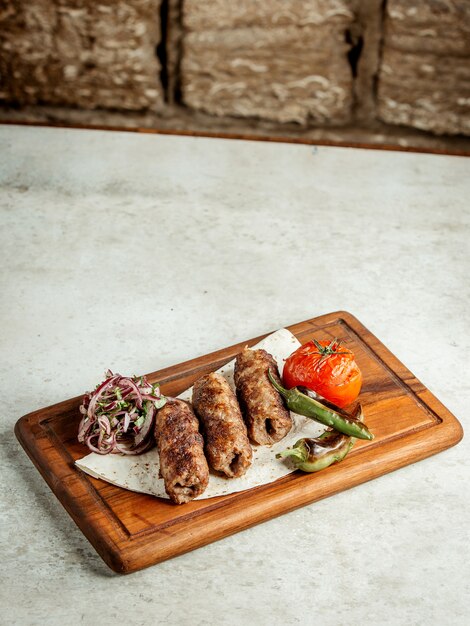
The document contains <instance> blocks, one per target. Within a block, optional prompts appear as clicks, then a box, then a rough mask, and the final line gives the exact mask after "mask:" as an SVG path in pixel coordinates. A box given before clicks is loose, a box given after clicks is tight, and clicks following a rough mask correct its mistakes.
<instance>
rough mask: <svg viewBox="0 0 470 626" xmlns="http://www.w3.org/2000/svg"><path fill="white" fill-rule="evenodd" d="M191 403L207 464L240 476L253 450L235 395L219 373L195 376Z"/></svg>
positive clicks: (226, 472)
mask: <svg viewBox="0 0 470 626" xmlns="http://www.w3.org/2000/svg"><path fill="white" fill-rule="evenodd" d="M192 401H193V406H194V410H195V411H196V413H197V415H198V416H199V419H200V420H201V422H202V425H203V430H204V436H205V440H206V446H205V450H206V455H207V458H208V461H209V463H210V465H211V466H212V467H213V468H214V469H215V470H216V471H218V472H222V473H223V474H225V475H226V476H228V477H229V478H232V477H238V476H243V474H245V472H246V471H247V469H248V468H249V467H250V465H251V462H252V458H253V452H252V449H251V445H250V442H249V440H248V435H247V430H246V426H245V424H244V422H243V418H242V415H241V412H240V407H239V406H238V402H237V398H236V396H235V394H234V393H233V391H232V389H231V387H230V385H229V384H228V382H227V381H226V380H225V378H224V377H223V376H222V375H221V374H216V373H215V372H212V373H210V374H206V375H205V376H203V377H202V378H199V380H197V381H196V382H195V384H194V387H193V397H192Z"/></svg>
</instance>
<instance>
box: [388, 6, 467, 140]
mask: <svg viewBox="0 0 470 626" xmlns="http://www.w3.org/2000/svg"><path fill="white" fill-rule="evenodd" d="M385 26H386V28H385V40H384V49H383V57H382V64H381V69H380V76H379V89H378V114H379V117H380V118H381V119H382V120H383V121H385V122H388V123H392V124H405V125H409V126H413V127H415V128H419V129H422V130H429V131H432V132H434V133H449V134H459V133H463V134H467V135H470V2H469V1H468V0H416V1H415V2H413V3H409V2H408V1H407V0H389V2H388V3H387V18H386V24H385Z"/></svg>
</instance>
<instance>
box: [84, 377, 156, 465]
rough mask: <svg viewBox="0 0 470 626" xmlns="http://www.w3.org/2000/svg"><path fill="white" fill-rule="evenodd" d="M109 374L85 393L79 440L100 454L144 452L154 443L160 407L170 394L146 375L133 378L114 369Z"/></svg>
mask: <svg viewBox="0 0 470 626" xmlns="http://www.w3.org/2000/svg"><path fill="white" fill-rule="evenodd" d="M105 376H106V378H105V380H104V381H103V382H102V383H100V384H99V385H98V386H97V387H96V389H95V391H93V392H90V393H86V394H85V395H84V397H83V401H82V404H81V406H80V413H81V414H82V419H81V421H80V425H79V427H78V440H79V441H80V442H81V443H82V442H84V443H86V445H87V446H88V447H89V449H90V450H92V451H93V452H97V453H98V454H109V453H120V454H141V453H142V452H145V451H146V450H148V449H149V448H150V447H151V446H152V445H154V440H153V437H152V433H153V426H154V423H155V414H156V410H157V409H159V408H161V407H162V406H163V405H164V404H165V402H166V398H165V396H163V395H162V394H161V392H160V389H159V387H158V385H151V384H150V383H149V382H148V381H147V379H146V378H145V377H144V376H142V377H137V376H133V377H132V378H131V377H126V376H121V375H120V374H113V373H112V372H111V370H107V371H106V374H105Z"/></svg>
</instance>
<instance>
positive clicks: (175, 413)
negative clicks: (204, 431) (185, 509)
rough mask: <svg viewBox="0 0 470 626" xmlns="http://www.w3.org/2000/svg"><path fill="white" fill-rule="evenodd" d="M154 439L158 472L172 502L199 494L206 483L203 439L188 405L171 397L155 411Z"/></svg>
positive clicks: (206, 470) (206, 466)
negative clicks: (158, 456)
mask: <svg viewBox="0 0 470 626" xmlns="http://www.w3.org/2000/svg"><path fill="white" fill-rule="evenodd" d="M155 439H156V441H157V448H158V453H159V455H160V475H161V477H162V478H163V480H164V482H165V491H166V492H167V494H168V496H169V497H170V498H171V500H172V501H173V502H176V504H184V503H185V502H189V501H190V500H193V499H194V498H196V497H197V496H200V495H201V494H202V493H203V492H204V490H205V489H206V487H207V485H208V483H209V467H208V465H207V461H206V457H205V456H204V439H203V438H202V435H201V434H200V432H199V421H198V419H197V417H196V416H195V414H194V411H193V409H192V408H191V406H190V405H189V404H188V403H187V402H184V401H183V400H176V399H175V400H171V401H168V402H167V404H166V405H165V406H164V407H163V408H162V409H160V411H158V413H157V422H156V427H155Z"/></svg>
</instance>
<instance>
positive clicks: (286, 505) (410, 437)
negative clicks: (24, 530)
mask: <svg viewBox="0 0 470 626" xmlns="http://www.w3.org/2000/svg"><path fill="white" fill-rule="evenodd" d="M341 320H342V321H344V322H345V323H346V324H347V325H348V326H350V327H351V328H352V329H353V330H354V332H355V333H356V334H357V335H358V336H359V337H360V338H361V340H362V341H363V342H364V343H366V342H365V341H364V337H367V338H368V339H369V341H372V343H376V344H377V345H379V346H380V348H381V350H382V351H383V353H384V354H382V356H381V359H383V361H384V363H385V364H386V365H387V367H388V368H390V369H391V370H392V371H394V372H396V370H395V367H394V365H395V366H398V368H399V369H400V370H402V371H404V372H406V373H407V374H409V375H410V377H411V379H413V380H415V381H417V382H419V381H418V379H417V378H416V377H415V376H414V375H413V374H412V373H411V372H410V371H409V370H408V368H406V367H405V366H404V364H403V363H401V362H400V361H399V360H398V359H397V357H395V355H393V354H392V353H391V352H390V351H389V350H388V349H387V348H386V347H385V346H384V344H382V342H381V341H380V340H379V339H378V338H377V337H375V335H373V334H372V333H371V332H370V331H369V330H368V329H367V328H365V327H364V326H363V325H362V324H361V322H359V320H358V319H357V318H355V317H354V316H353V315H352V314H350V313H348V312H346V311H337V312H334V313H328V314H325V315H321V316H318V317H315V318H311V319H310V320H306V321H305V322H300V323H297V324H293V325H291V326H288V327H287V328H288V329H289V330H290V331H291V332H293V333H294V334H296V330H297V332H300V328H302V327H305V325H306V324H311V325H312V326H321V325H323V326H324V325H326V324H328V323H330V322H335V321H341ZM266 334H269V333H266ZM264 336H266V335H262V336H260V337H257V338H254V339H252V340H249V342H247V341H245V342H240V343H237V344H234V345H233V346H229V347H227V348H223V349H221V350H217V351H215V352H212V353H210V354H207V355H203V356H200V357H197V358H195V359H191V360H189V361H186V362H184V363H180V364H178V365H176V366H173V367H169V368H165V369H163V370H159V371H157V372H153V373H152V374H149V377H151V376H153V377H155V376H159V377H162V376H164V375H165V374H166V373H167V372H168V373H169V372H172V373H173V374H174V377H178V375H179V374H180V373H181V372H187V371H188V368H189V367H191V368H192V369H193V370H194V366H196V365H197V364H198V362H199V363H200V362H201V360H203V359H204V360H209V361H210V362H212V363H214V364H215V363H217V360H229V358H231V357H227V354H231V353H232V352H233V351H234V350H236V349H237V348H239V347H240V346H242V345H245V344H246V343H255V342H256V341H258V340H259V339H260V338H261V337H264ZM371 349H372V351H373V352H374V353H376V351H375V350H374V349H373V348H372V347H371ZM203 367H204V366H203ZM399 378H400V380H401V377H400V376H399ZM423 388H424V391H423V392H422V393H421V394H416V395H417V396H419V397H420V399H421V400H422V401H423V402H424V403H425V404H426V405H427V406H429V407H430V408H431V409H432V411H433V412H435V413H436V414H438V415H439V416H440V418H441V419H442V421H441V423H436V424H435V425H433V426H432V427H430V428H428V429H426V431H427V432H424V433H423V431H418V432H411V433H408V434H405V435H404V436H403V437H400V438H398V439H397V440H390V441H387V442H384V443H383V444H382V445H383V447H382V452H383V454H382V457H383V460H385V459H386V458H389V457H390V459H391V460H392V461H393V462H392V463H391V464H390V465H389V466H385V465H384V463H381V464H380V465H378V464H377V463H376V462H370V463H369V464H368V462H367V461H368V459H369V457H373V456H374V454H375V452H374V450H373V449H371V450H367V449H365V450H364V451H362V452H361V454H360V458H361V463H360V464H359V466H358V467H357V468H356V467H355V461H354V457H349V458H348V457H347V458H346V459H345V460H344V461H343V462H342V463H341V464H338V465H335V466H331V467H330V468H328V470H324V471H323V472H321V473H319V474H318V475H315V480H316V481H317V482H318V481H319V480H321V481H323V482H324V481H325V480H326V476H328V479H329V489H327V490H325V491H324V492H323V493H320V494H318V485H315V486H314V487H312V485H313V481H310V483H309V484H310V489H308V488H307V487H306V485H307V486H308V483H307V481H308V477H309V476H311V475H302V476H301V477H300V479H304V480H302V483H303V488H302V489H299V488H298V487H299V486H300V485H299V482H298V481H291V484H290V485H289V486H288V487H287V489H283V490H282V491H279V492H278V491H276V483H272V485H271V486H268V487H271V489H269V490H267V491H268V492H269V491H271V490H274V491H272V494H271V496H269V493H266V497H264V498H263V502H264V506H262V504H260V503H259V502H258V503H257V506H256V509H253V507H252V509H250V511H251V515H250V518H249V519H246V518H245V519H244V521H243V522H240V521H239V514H237V513H236V511H233V512H231V515H230V518H228V517H226V519H225V525H224V526H223V528H221V525H220V524H217V525H216V527H215V528H213V529H212V531H211V532H208V529H209V526H208V520H207V518H208V517H210V516H211V515H212V514H213V512H214V511H213V510H209V512H208V513H207V514H206V515H204V514H202V515H199V516H198V517H195V518H194V520H193V521H192V524H193V532H192V539H191V542H190V544H188V543H187V542H186V541H185V540H182V538H181V536H180V535H178V532H177V530H178V525H181V524H184V523H185V521H186V520H185V518H181V520H178V522H176V523H175V524H174V526H173V532H171V533H168V534H166V533H160V535H159V536H158V537H157V540H156V539H155V534H152V533H147V534H142V535H132V536H128V537H127V538H122V537H119V536H117V535H116V532H115V529H113V528H112V524H111V523H110V520H109V517H107V519H106V520H105V526H106V528H107V531H108V532H106V533H104V536H103V532H99V531H100V530H101V531H102V528H101V529H98V532H96V531H95V524H96V520H94V519H93V518H91V519H88V518H87V517H86V516H85V517H83V511H82V510H81V515H80V516H79V515H78V510H77V507H76V505H75V501H74V495H73V494H72V493H71V491H70V485H69V484H66V485H61V484H60V481H58V480H52V476H50V475H48V473H47V472H46V469H48V463H47V462H46V466H45V467H44V466H43V465H41V464H40V462H39V461H40V458H39V457H40V456H41V455H40V454H39V449H38V448H35V446H34V445H31V444H32V443H33V442H34V440H35V438H34V436H32V432H31V424H30V422H31V421H33V420H34V421H35V424H36V425H39V423H40V416H41V414H42V413H43V412H44V411H45V410H46V409H40V410H38V411H34V412H32V413H29V414H27V415H25V416H23V417H21V418H20V419H19V420H18V421H17V423H16V425H15V435H16V437H17V439H18V441H19V442H20V444H21V445H22V447H23V448H24V449H25V451H26V453H27V454H28V456H29V457H30V459H31V460H32V462H33V463H34V465H35V466H36V468H37V469H38V471H39V472H40V473H41V475H42V476H43V478H44V479H45V480H46V482H47V484H48V485H49V487H50V488H51V490H52V491H53V493H54V494H55V495H56V496H57V497H58V499H59V501H60V502H61V504H62V505H63V506H64V508H65V509H66V510H67V512H68V513H69V514H70V516H71V517H72V519H73V520H74V521H75V523H76V524H77V525H78V527H79V528H80V529H81V530H82V532H83V533H84V534H85V536H86V537H87V538H88V540H89V541H90V543H91V544H92V545H93V546H94V548H95V549H96V551H97V552H98V554H100V556H101V557H102V558H103V560H104V561H105V562H106V563H107V565H108V566H109V567H110V568H111V569H113V570H114V571H115V572H119V573H130V572H133V571H137V570H138V569H142V568H143V567H148V566H149V565H152V564H156V563H158V562H160V561H162V560H165V559H167V558H170V557H171V556H176V555H178V554H182V553H183V552H187V551H189V550H192V549H194V548H196V547H201V546H203V545H206V544H207V543H210V542H212V541H215V540H217V539H220V538H222V537H225V536H228V535H229V534H233V533H235V532H238V531H239V530H243V529H245V528H248V527H249V526H253V525H255V524H257V523H259V522H261V521H264V520H267V519H271V518H273V517H275V516H277V515H280V514H282V513H285V512H288V511H290V510H293V509H294V508H298V507H300V506H304V505H305V504H308V503H311V502H315V501H316V500H319V499H321V498H324V497H327V496H329V495H333V494H334V493H337V492H338V491H340V490H343V489H346V488H350V487H353V486H356V485H358V484H360V483H362V482H366V481H368V480H372V479H373V478H377V477H378V476H380V475H383V474H385V473H387V472H390V471H393V470H395V469H398V468H400V467H403V466H405V465H408V464H410V463H413V462H415V461H418V460H421V459H423V458H426V457H427V456H431V455H432V454H435V453H437V452H440V451H442V450H444V449H447V448H449V447H451V446H453V445H455V444H457V443H458V442H459V441H460V440H461V438H462V436H463V429H462V426H461V424H460V423H459V421H458V420H457V419H456V418H455V416H454V415H452V413H451V412H450V411H449V410H448V409H446V407H445V406H444V405H442V403H441V402H440V401H439V400H438V399H437V398H436V397H435V396H434V395H433V394H432V393H431V392H430V391H429V390H428V389H427V388H426V387H425V386H423ZM421 396H424V398H422V397H421ZM78 399H79V397H77V398H73V399H71V400H67V401H65V402H62V403H58V404H56V405H53V406H51V407H48V410H50V411H52V410H54V409H56V410H57V409H58V408H59V407H63V406H64V405H65V406H67V405H71V404H74V403H76V402H77V401H78ZM442 415H444V417H442ZM436 429H439V430H438V431H437V432H438V435H439V436H438V437H436V436H435V434H434V433H435V432H436ZM430 431H432V433H431V432H430ZM31 439H32V441H30V440H31ZM415 440H419V442H420V444H421V445H420V450H419V451H418V452H416V453H415V455H414V456H413V458H412V460H411V461H410V460H409V458H408V457H407V456H406V454H405V453H406V452H408V450H409V449H414V450H416V448H415V447H414V443H413V442H414V441H415ZM423 442H428V443H429V446H428V447H426V449H423V445H422V444H423ZM398 444H399V445H398ZM396 451H398V452H397V453H396ZM351 463H352V467H353V468H354V469H355V470H356V472H355V474H353V476H354V479H353V480H352V481H350V480H348V484H347V486H346V487H345V486H344V485H343V486H341V487H338V486H337V483H338V484H339V481H340V480H341V479H340V478H338V481H335V480H333V477H338V476H339V477H340V476H341V472H342V471H343V469H344V468H345V467H349V466H350V464H351ZM366 469H367V470H368V471H367V477H366V478H363V475H364V473H365V472H364V470H366ZM75 478H76V481H77V482H78V481H83V480H84V479H83V478H82V477H80V476H78V475H76V476H75ZM305 479H306V480H305ZM335 485H336V486H335ZM264 487H267V486H266V485H265V486H263V488H264ZM292 490H294V494H293V495H292ZM251 491H252V492H253V493H251V497H253V496H256V493H255V492H256V489H255V490H251ZM286 491H288V492H289V497H286ZM245 493H246V494H248V495H247V497H248V499H250V491H248V492H245ZM263 493H264V492H263ZM86 499H87V500H88V501H89V502H88V503H89V504H91V505H95V506H98V508H102V507H104V506H105V503H104V502H103V500H102V498H100V497H99V495H98V494H97V497H93V495H92V493H90V491H89V490H88V494H87V496H86ZM240 502H241V499H239V500H238V501H233V503H232V504H233V505H234V507H233V508H235V507H237V508H238V507H239V505H240ZM276 502H277V503H278V506H279V507H280V508H278V509H277V508H276V506H275V505H276ZM219 508H220V507H214V510H215V511H216V510H218V509H219ZM243 511H244V512H246V509H245V507H244V506H243ZM232 518H233V519H232ZM229 522H230V523H229ZM198 527H200V528H198ZM196 531H197V532H196ZM198 533H199V534H198ZM168 542H170V545H168ZM143 546H145V558H144V559H143V558H142V552H141V550H142V547H143ZM170 548H171V550H170ZM139 550H140V551H139ZM170 552H171V553H170Z"/></svg>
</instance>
